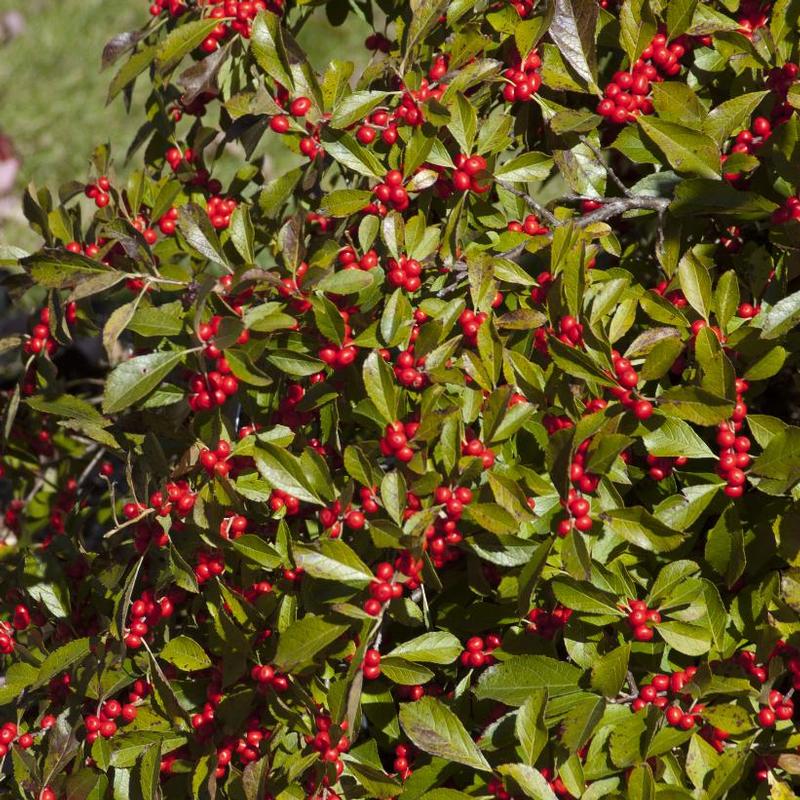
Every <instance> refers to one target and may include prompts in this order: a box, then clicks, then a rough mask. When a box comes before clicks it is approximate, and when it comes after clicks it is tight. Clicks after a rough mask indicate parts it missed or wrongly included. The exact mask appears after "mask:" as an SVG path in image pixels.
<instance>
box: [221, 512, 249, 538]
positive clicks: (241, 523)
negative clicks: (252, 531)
mask: <svg viewBox="0 0 800 800" xmlns="http://www.w3.org/2000/svg"><path fill="white" fill-rule="evenodd" d="M249 524H250V523H249V521H248V519H247V517H245V516H244V515H243V514H227V515H226V516H224V517H223V518H222V520H221V521H220V523H219V535H220V536H221V537H222V538H223V539H238V538H239V537H240V536H244V534H245V533H246V532H247V526H248V525H249Z"/></svg>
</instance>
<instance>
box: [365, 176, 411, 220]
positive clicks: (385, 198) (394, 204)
mask: <svg viewBox="0 0 800 800" xmlns="http://www.w3.org/2000/svg"><path fill="white" fill-rule="evenodd" d="M372 191H373V193H374V194H375V197H376V198H377V199H378V200H379V201H380V202H381V203H383V204H385V205H387V206H389V207H390V208H393V209H394V210H395V211H401V212H402V211H405V210H406V209H407V208H408V206H409V205H410V203H411V198H410V197H409V196H408V190H407V189H406V187H405V186H403V173H402V172H400V170H399V169H391V170H389V172H387V173H386V175H385V176H384V178H383V181H382V182H381V183H379V184H378V185H377V186H376V187H375V188H374V189H373V190H372Z"/></svg>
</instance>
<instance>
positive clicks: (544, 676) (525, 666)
mask: <svg viewBox="0 0 800 800" xmlns="http://www.w3.org/2000/svg"><path fill="white" fill-rule="evenodd" d="M582 674H583V673H582V672H581V670H580V669H578V667H576V666H573V665H572V664H568V663H567V662H565V661H558V660H556V659H554V658H550V657H548V656H516V657H514V658H511V659H509V660H508V661H504V662H502V663H501V664H496V665H494V666H492V667H489V669H487V670H486V671H485V672H484V673H483V674H482V675H481V677H480V679H479V681H478V685H477V687H476V689H475V694H476V696H477V697H478V699H479V700H486V699H490V700H497V701H498V702H500V703H504V704H505V705H508V706H521V705H523V704H524V703H525V701H526V700H527V699H528V697H529V696H530V694H531V692H534V691H536V690H537V689H547V691H548V694H549V696H550V697H551V698H555V697H561V696H563V695H569V694H574V693H576V692H579V691H580V687H579V686H578V681H579V680H580V678H581V676H582Z"/></svg>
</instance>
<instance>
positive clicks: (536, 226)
mask: <svg viewBox="0 0 800 800" xmlns="http://www.w3.org/2000/svg"><path fill="white" fill-rule="evenodd" d="M508 229H509V230H510V231H511V232H512V233H527V234H528V236H544V235H546V234H548V233H550V228H548V227H546V226H545V225H542V223H541V222H540V221H539V217H537V216H536V215H535V214H528V216H527V217H525V219H524V220H522V222H519V221H518V220H512V221H511V222H509V223H508ZM542 274H547V275H548V276H549V273H542ZM550 280H551V281H552V276H551V277H550ZM539 283H541V281H539ZM537 288H538V287H537ZM539 302H542V301H539Z"/></svg>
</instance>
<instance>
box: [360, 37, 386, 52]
mask: <svg viewBox="0 0 800 800" xmlns="http://www.w3.org/2000/svg"><path fill="white" fill-rule="evenodd" d="M364 47H366V48H367V50H372V51H375V52H379V53H388V52H389V51H390V50H391V49H392V42H391V40H389V39H387V38H386V37H385V36H384V35H383V34H382V33H371V34H370V35H369V36H367V38H366V39H364Z"/></svg>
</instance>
